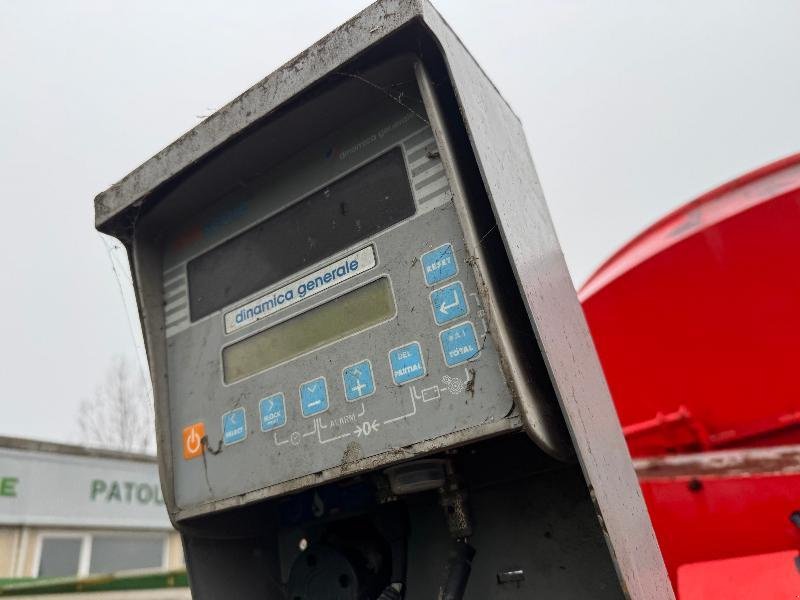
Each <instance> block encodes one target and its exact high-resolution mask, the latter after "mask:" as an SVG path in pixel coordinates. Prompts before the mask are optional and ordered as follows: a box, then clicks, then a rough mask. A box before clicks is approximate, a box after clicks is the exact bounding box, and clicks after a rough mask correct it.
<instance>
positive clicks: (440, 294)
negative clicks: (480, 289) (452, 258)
mask: <svg viewBox="0 0 800 600" xmlns="http://www.w3.org/2000/svg"><path fill="white" fill-rule="evenodd" d="M431 306H432V307H433V320H434V321H436V324H437V325H444V324H445V323H449V322H450V321H454V320H456V319H458V318H459V317H463V316H464V315H465V314H467V312H468V311H469V307H468V306H467V298H466V296H465V295H464V286H463V285H461V282H460V281H456V282H455V283H451V284H449V285H446V286H444V287H442V288H439V289H438V290H433V291H432V292H431Z"/></svg>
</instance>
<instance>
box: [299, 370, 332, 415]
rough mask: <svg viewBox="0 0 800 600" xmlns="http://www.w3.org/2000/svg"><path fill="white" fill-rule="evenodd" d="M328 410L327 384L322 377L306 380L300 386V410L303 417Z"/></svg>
mask: <svg viewBox="0 0 800 600" xmlns="http://www.w3.org/2000/svg"><path fill="white" fill-rule="evenodd" d="M326 410H328V385H327V383H326V381H325V378H324V377H317V378H316V379H312V380H311V381H306V382H305V383H304V384H302V385H301V386H300V411H301V412H302V413H303V416H304V417H311V416H313V415H318V414H319V413H321V412H325V411H326Z"/></svg>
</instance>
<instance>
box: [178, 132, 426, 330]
mask: <svg viewBox="0 0 800 600" xmlns="http://www.w3.org/2000/svg"><path fill="white" fill-rule="evenodd" d="M414 210H415V207H414V198H413V196H412V193H411V186H410V184H409V181H408V173H407V172H406V166H405V161H404V159H403V154H402V152H401V151H400V148H399V147H396V148H393V149H392V150H389V151H388V152H386V153H385V154H382V155H381V156H379V157H378V158H376V159H374V160H373V161H372V162H370V163H368V164H366V165H363V166H361V167H359V168H358V169H356V170H355V171H352V172H350V173H348V174H347V175H345V176H344V177H342V178H340V179H338V180H336V181H335V182H333V183H331V184H330V185H328V186H326V187H325V188H323V189H321V190H318V191H316V192H314V193H313V194H310V195H308V196H306V197H304V198H303V199H302V200H300V201H298V202H296V203H294V204H292V205H291V206H290V207H288V208H287V209H285V210H283V211H282V212H280V213H278V214H277V215H275V216H273V217H271V218H269V219H267V220H266V221H263V222H261V223H259V224H258V225H256V226H254V227H252V228H250V229H248V230H247V231H245V232H243V233H241V234H239V235H238V236H236V237H234V238H232V239H230V240H228V241H226V242H224V243H222V244H220V245H219V246H217V247H215V248H212V249H211V250H209V251H208V252H206V253H205V254H202V255H200V256H198V257H196V258H194V259H192V260H191V261H189V264H188V265H187V273H188V278H189V310H190V314H191V318H192V320H193V321H194V320H197V319H200V318H202V317H204V316H206V315H209V314H211V313H213V312H215V311H217V310H219V309H221V308H223V307H225V306H228V305H229V304H232V303H234V302H237V301H238V300H241V299H242V298H244V297H246V296H249V295H250V294H252V293H253V292H256V291H258V290H260V289H263V288H265V287H267V286H270V285H272V284H273V283H275V282H277V281H280V280H282V279H284V278H285V277H288V276H289V275H291V274H293V273H296V272H297V271H300V270H302V269H304V268H305V267H308V266H310V265H313V264H315V263H317V262H319V261H321V260H324V259H325V258H327V257H328V256H331V255H332V254H335V253H337V252H339V251H341V250H344V249H345V248H348V247H349V246H352V245H353V244H356V243H358V242H360V241H361V240H365V239H367V238H369V237H371V236H373V235H375V234H376V233H378V232H380V231H382V230H384V229H386V228H387V227H390V226H392V225H394V224H395V223H398V222H400V221H402V220H403V219H406V218H408V217H410V216H412V215H413V214H414Z"/></svg>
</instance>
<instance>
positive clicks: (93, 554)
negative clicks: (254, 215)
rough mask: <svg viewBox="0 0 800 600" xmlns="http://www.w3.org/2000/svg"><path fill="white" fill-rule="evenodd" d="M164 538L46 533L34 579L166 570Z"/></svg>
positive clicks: (118, 534)
mask: <svg viewBox="0 0 800 600" xmlns="http://www.w3.org/2000/svg"><path fill="white" fill-rule="evenodd" d="M166 543H167V538H166V536H164V535H157V534H135V533H99V532H98V533H85V534H69V533H66V532H57V531H56V532H45V533H42V534H41V535H40V536H39V553H38V557H39V558H38V561H37V565H38V566H37V567H36V569H34V575H35V576H38V577H74V576H76V575H77V576H85V575H94V574H101V573H115V572H117V571H131V570H136V569H160V568H162V567H164V566H165V561H166V554H167V553H166Z"/></svg>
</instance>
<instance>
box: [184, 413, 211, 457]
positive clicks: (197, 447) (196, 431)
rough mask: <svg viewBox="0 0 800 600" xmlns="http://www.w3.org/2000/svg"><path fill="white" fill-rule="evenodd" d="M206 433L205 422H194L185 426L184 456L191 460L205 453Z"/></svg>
mask: <svg viewBox="0 0 800 600" xmlns="http://www.w3.org/2000/svg"><path fill="white" fill-rule="evenodd" d="M205 435H206V426H205V424H204V423H202V422H200V423H194V424H193V425H189V426H188V427H184V428H183V458H184V460H191V459H193V458H197V457H198V456H200V455H202V454H203V437H205Z"/></svg>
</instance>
